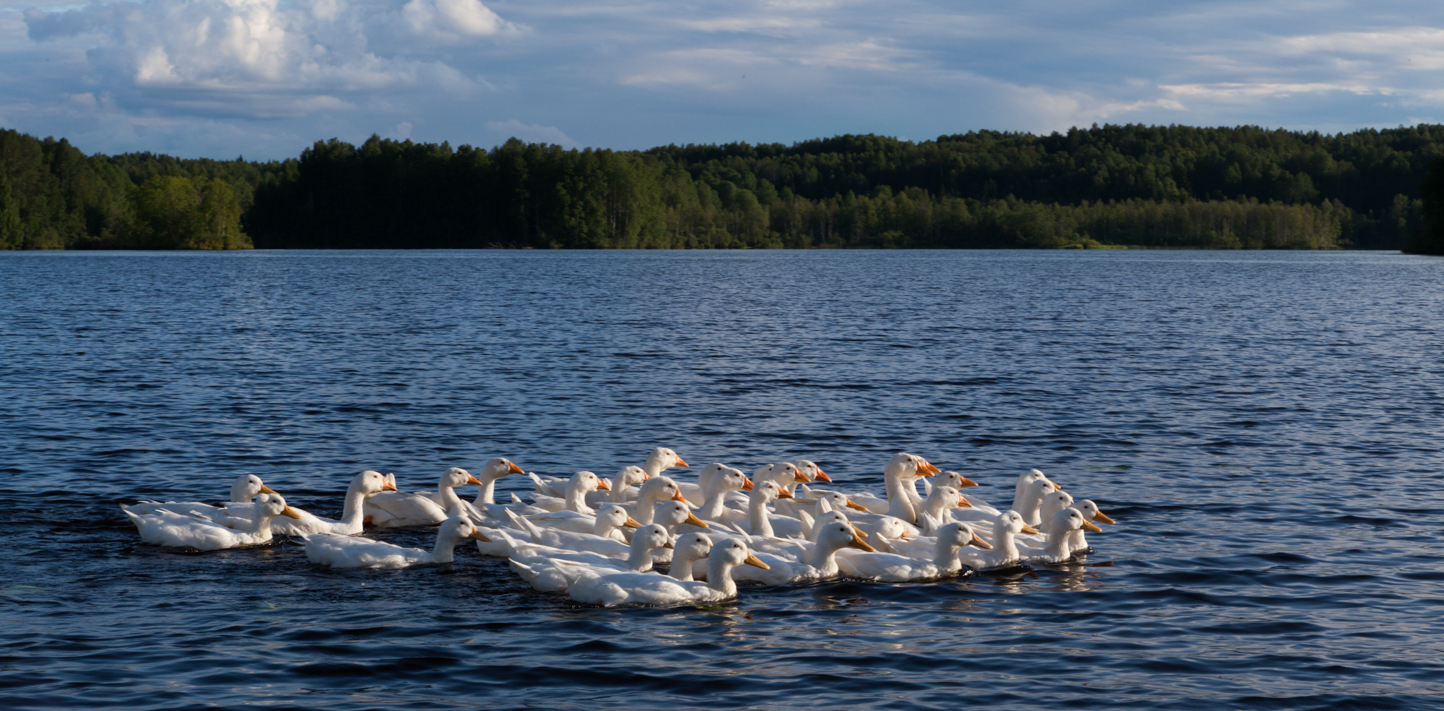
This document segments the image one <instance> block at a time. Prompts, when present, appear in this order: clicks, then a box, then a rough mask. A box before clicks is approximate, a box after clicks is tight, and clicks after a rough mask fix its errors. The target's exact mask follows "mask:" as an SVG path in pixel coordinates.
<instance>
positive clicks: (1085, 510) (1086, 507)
mask: <svg viewBox="0 0 1444 711" xmlns="http://www.w3.org/2000/svg"><path fill="white" fill-rule="evenodd" d="M1069 498H1070V499H1071V498H1072V497H1069ZM1072 508H1075V509H1078V511H1080V512H1081V513H1082V514H1083V517H1084V518H1085V519H1087V520H1089V521H1101V522H1103V523H1108V524H1112V523H1117V522H1116V521H1114V520H1113V519H1111V518H1109V517H1108V516H1107V515H1105V514H1104V513H1103V512H1102V511H1099V510H1098V504H1095V503H1093V501H1092V500H1091V499H1084V500H1082V501H1080V502H1078V503H1076V504H1074V505H1073V507H1072ZM1083 531H1084V529H1083V528H1079V529H1078V530H1076V531H1074V532H1073V534H1072V540H1070V541H1068V550H1069V551H1070V552H1071V553H1087V552H1088V551H1090V550H1092V549H1091V548H1089V547H1088V539H1087V538H1084V537H1083Z"/></svg>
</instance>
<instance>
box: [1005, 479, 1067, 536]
mask: <svg viewBox="0 0 1444 711" xmlns="http://www.w3.org/2000/svg"><path fill="white" fill-rule="evenodd" d="M1020 487H1021V491H1020V492H1019V494H1018V495H1017V496H1016V497H1014V502H1013V510H1014V511H1017V512H1018V513H1019V514H1020V515H1022V517H1023V520H1024V521H1027V522H1028V525H1030V526H1038V525H1040V524H1042V523H1043V517H1042V515H1041V513H1042V506H1043V497H1045V496H1047V495H1048V494H1051V493H1053V492H1054V491H1057V490H1058V488H1057V487H1056V486H1054V484H1053V482H1051V481H1048V480H1047V479H1044V478H1034V479H1030V480H1029V481H1027V482H1025V483H1023V484H1021V485H1020Z"/></svg>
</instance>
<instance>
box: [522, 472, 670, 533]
mask: <svg viewBox="0 0 1444 711" xmlns="http://www.w3.org/2000/svg"><path fill="white" fill-rule="evenodd" d="M660 501H680V502H682V503H684V504H685V503H687V500H686V499H684V498H682V492H681V490H680V489H678V488H677V482H675V481H672V478H671V477H665V476H653V477H652V478H651V479H650V480H649V481H648V482H647V483H645V484H643V485H642V488H641V489H640V490H639V491H638V492H637V502H636V503H635V504H628V505H626V509H627V511H628V513H631V514H632V518H635V519H637V521H639V522H640V523H641V524H642V525H643V526H645V525H647V524H649V523H651V522H652V519H653V517H654V516H655V514H656V511H655V507H656V505H657V503H658V502H660ZM533 520H535V519H533Z"/></svg>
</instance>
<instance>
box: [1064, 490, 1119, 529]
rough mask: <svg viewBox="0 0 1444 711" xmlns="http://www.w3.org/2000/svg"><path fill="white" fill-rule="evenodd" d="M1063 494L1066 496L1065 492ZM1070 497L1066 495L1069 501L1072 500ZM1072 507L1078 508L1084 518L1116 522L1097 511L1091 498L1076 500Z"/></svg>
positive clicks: (1096, 506) (1096, 505)
mask: <svg viewBox="0 0 1444 711" xmlns="http://www.w3.org/2000/svg"><path fill="white" fill-rule="evenodd" d="M1058 493H1062V492H1058ZM1064 495H1065V496H1066V494H1064ZM1072 499H1073V497H1071V496H1069V497H1068V500H1069V501H1072ZM1073 508H1075V509H1078V510H1079V511H1081V512H1083V517H1084V518H1086V519H1088V520H1089V521H1101V522H1103V523H1117V521H1114V520H1113V519H1111V518H1109V517H1108V516H1107V515H1105V514H1104V513H1103V512H1102V511H1099V510H1098V504H1095V503H1093V501H1092V500H1091V499H1084V500H1082V501H1080V502H1078V503H1077V504H1075V505H1074V506H1073Z"/></svg>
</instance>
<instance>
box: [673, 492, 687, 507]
mask: <svg viewBox="0 0 1444 711" xmlns="http://www.w3.org/2000/svg"><path fill="white" fill-rule="evenodd" d="M672 500H673V501H680V502H682V503H684V504H685V503H687V500H686V499H684V498H682V492H680V491H677V492H674V493H673V494H672Z"/></svg>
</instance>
